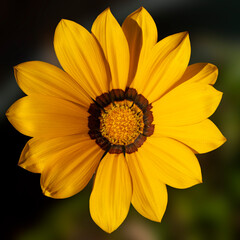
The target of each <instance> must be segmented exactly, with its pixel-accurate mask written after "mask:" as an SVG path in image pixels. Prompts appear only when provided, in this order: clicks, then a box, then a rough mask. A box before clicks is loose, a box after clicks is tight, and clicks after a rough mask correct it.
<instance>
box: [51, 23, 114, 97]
mask: <svg viewBox="0 0 240 240" xmlns="http://www.w3.org/2000/svg"><path fill="white" fill-rule="evenodd" d="M54 48H55V52H56V54H57V57H58V60H59V62H60V64H61V65H62V67H63V69H64V70H65V71H66V72H67V73H68V74H70V75H71V76H72V77H73V78H74V79H75V80H76V81H77V82H78V83H79V84H80V85H81V86H82V88H83V89H84V90H85V91H86V92H87V93H88V94H89V95H90V96H91V97H92V98H95V97H96V96H99V95H101V94H102V93H104V92H107V91H108V90H109V79H110V75H109V72H108V68H107V65H106V60H105V58H104V54H103V51H102V49H101V47H100V46H99V44H98V42H97V40H96V39H95V38H94V37H93V36H92V35H91V33H89V32H88V31H87V30H86V29H85V28H84V27H82V26H81V25H79V24H77V23H75V22H73V21H69V20H61V22H60V23H59V24H58V26H57V28H56V31H55V36H54Z"/></svg>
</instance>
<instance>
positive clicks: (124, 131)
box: [88, 88, 154, 154]
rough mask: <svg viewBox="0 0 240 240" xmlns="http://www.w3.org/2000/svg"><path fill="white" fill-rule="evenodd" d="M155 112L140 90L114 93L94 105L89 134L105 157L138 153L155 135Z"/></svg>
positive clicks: (91, 111)
mask: <svg viewBox="0 0 240 240" xmlns="http://www.w3.org/2000/svg"><path fill="white" fill-rule="evenodd" d="M151 109H152V105H151V104H149V102H148V100H147V99H146V98H145V97H144V96H143V95H142V94H138V92H137V90H136V89H134V88H126V90H125V91H123V90H122V89H112V90H111V91H109V92H106V93H103V94H101V95H100V96H97V97H96V100H94V102H93V103H91V104H90V106H89V109H88V113H90V116H88V128H89V131H88V134H89V136H90V138H91V139H94V140H95V142H96V144H97V145H98V146H100V147H101V148H102V149H103V150H104V151H105V153H107V152H108V153H110V154H121V153H124V154H126V153H127V154H131V153H134V152H136V151H138V148H140V147H141V146H142V145H143V143H144V142H145V141H146V139H147V137H150V136H151V135H152V134H153V132H154V124H152V123H153V114H152V111H151Z"/></svg>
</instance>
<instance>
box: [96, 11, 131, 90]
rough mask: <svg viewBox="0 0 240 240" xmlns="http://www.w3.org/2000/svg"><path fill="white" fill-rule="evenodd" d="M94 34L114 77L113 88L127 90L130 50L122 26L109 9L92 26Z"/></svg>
mask: <svg viewBox="0 0 240 240" xmlns="http://www.w3.org/2000/svg"><path fill="white" fill-rule="evenodd" d="M92 33H93V34H94V36H95V37H96V38H97V40H98V41H99V43H100V44H101V46H102V49H103V51H104V54H105V56H106V59H107V61H108V63H109V66H110V71H111V75H112V82H111V87H112V88H117V89H123V90H125V88H126V86H127V80H128V70H129V58H130V57H129V48H128V43H127V40H126V37H125V35H124V33H123V31H122V28H121V26H120V25H119V24H118V22H117V20H116V19H115V18H114V16H113V15H112V13H111V11H110V9H109V8H107V9H106V10H105V11H103V12H102V13H101V14H100V15H99V16H98V17H97V18H96V20H95V21H94V23H93V25H92Z"/></svg>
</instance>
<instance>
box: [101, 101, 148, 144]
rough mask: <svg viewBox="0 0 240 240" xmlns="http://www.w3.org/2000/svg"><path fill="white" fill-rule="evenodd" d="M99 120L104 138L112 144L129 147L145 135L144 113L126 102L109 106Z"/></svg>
mask: <svg viewBox="0 0 240 240" xmlns="http://www.w3.org/2000/svg"><path fill="white" fill-rule="evenodd" d="M99 119H100V132H101V134H102V136H103V137H105V138H107V139H108V140H109V142H110V143H112V144H116V145H129V144H131V143H133V142H134V141H135V139H136V138H137V137H138V136H139V134H142V133H143V129H144V122H143V113H142V111H141V110H140V109H139V108H138V107H137V106H136V105H134V106H133V104H132V103H130V102H129V101H126V100H125V101H121V102H115V103H114V104H110V105H109V106H107V108H105V112H104V111H102V112H101V116H100V117H99Z"/></svg>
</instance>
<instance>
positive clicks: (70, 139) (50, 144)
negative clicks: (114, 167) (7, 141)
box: [18, 134, 88, 173]
mask: <svg viewBox="0 0 240 240" xmlns="http://www.w3.org/2000/svg"><path fill="white" fill-rule="evenodd" d="M86 137H88V135H86V136H85V135H83V134H76V135H71V136H64V137H58V138H51V139H48V138H31V139H30V140H29V141H28V142H27V143H26V145H25V147H24V149H23V151H22V153H21V156H20V159H19V162H18V165H19V166H21V167H22V168H25V169H26V170H28V171H30V172H34V173H41V172H42V170H43V168H44V166H45V165H46V164H48V162H49V161H50V160H51V159H52V156H55V155H56V154H57V153H59V152H60V151H62V150H63V149H66V148H68V147H70V146H73V145H76V144H78V143H79V140H80V139H83V138H86Z"/></svg>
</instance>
